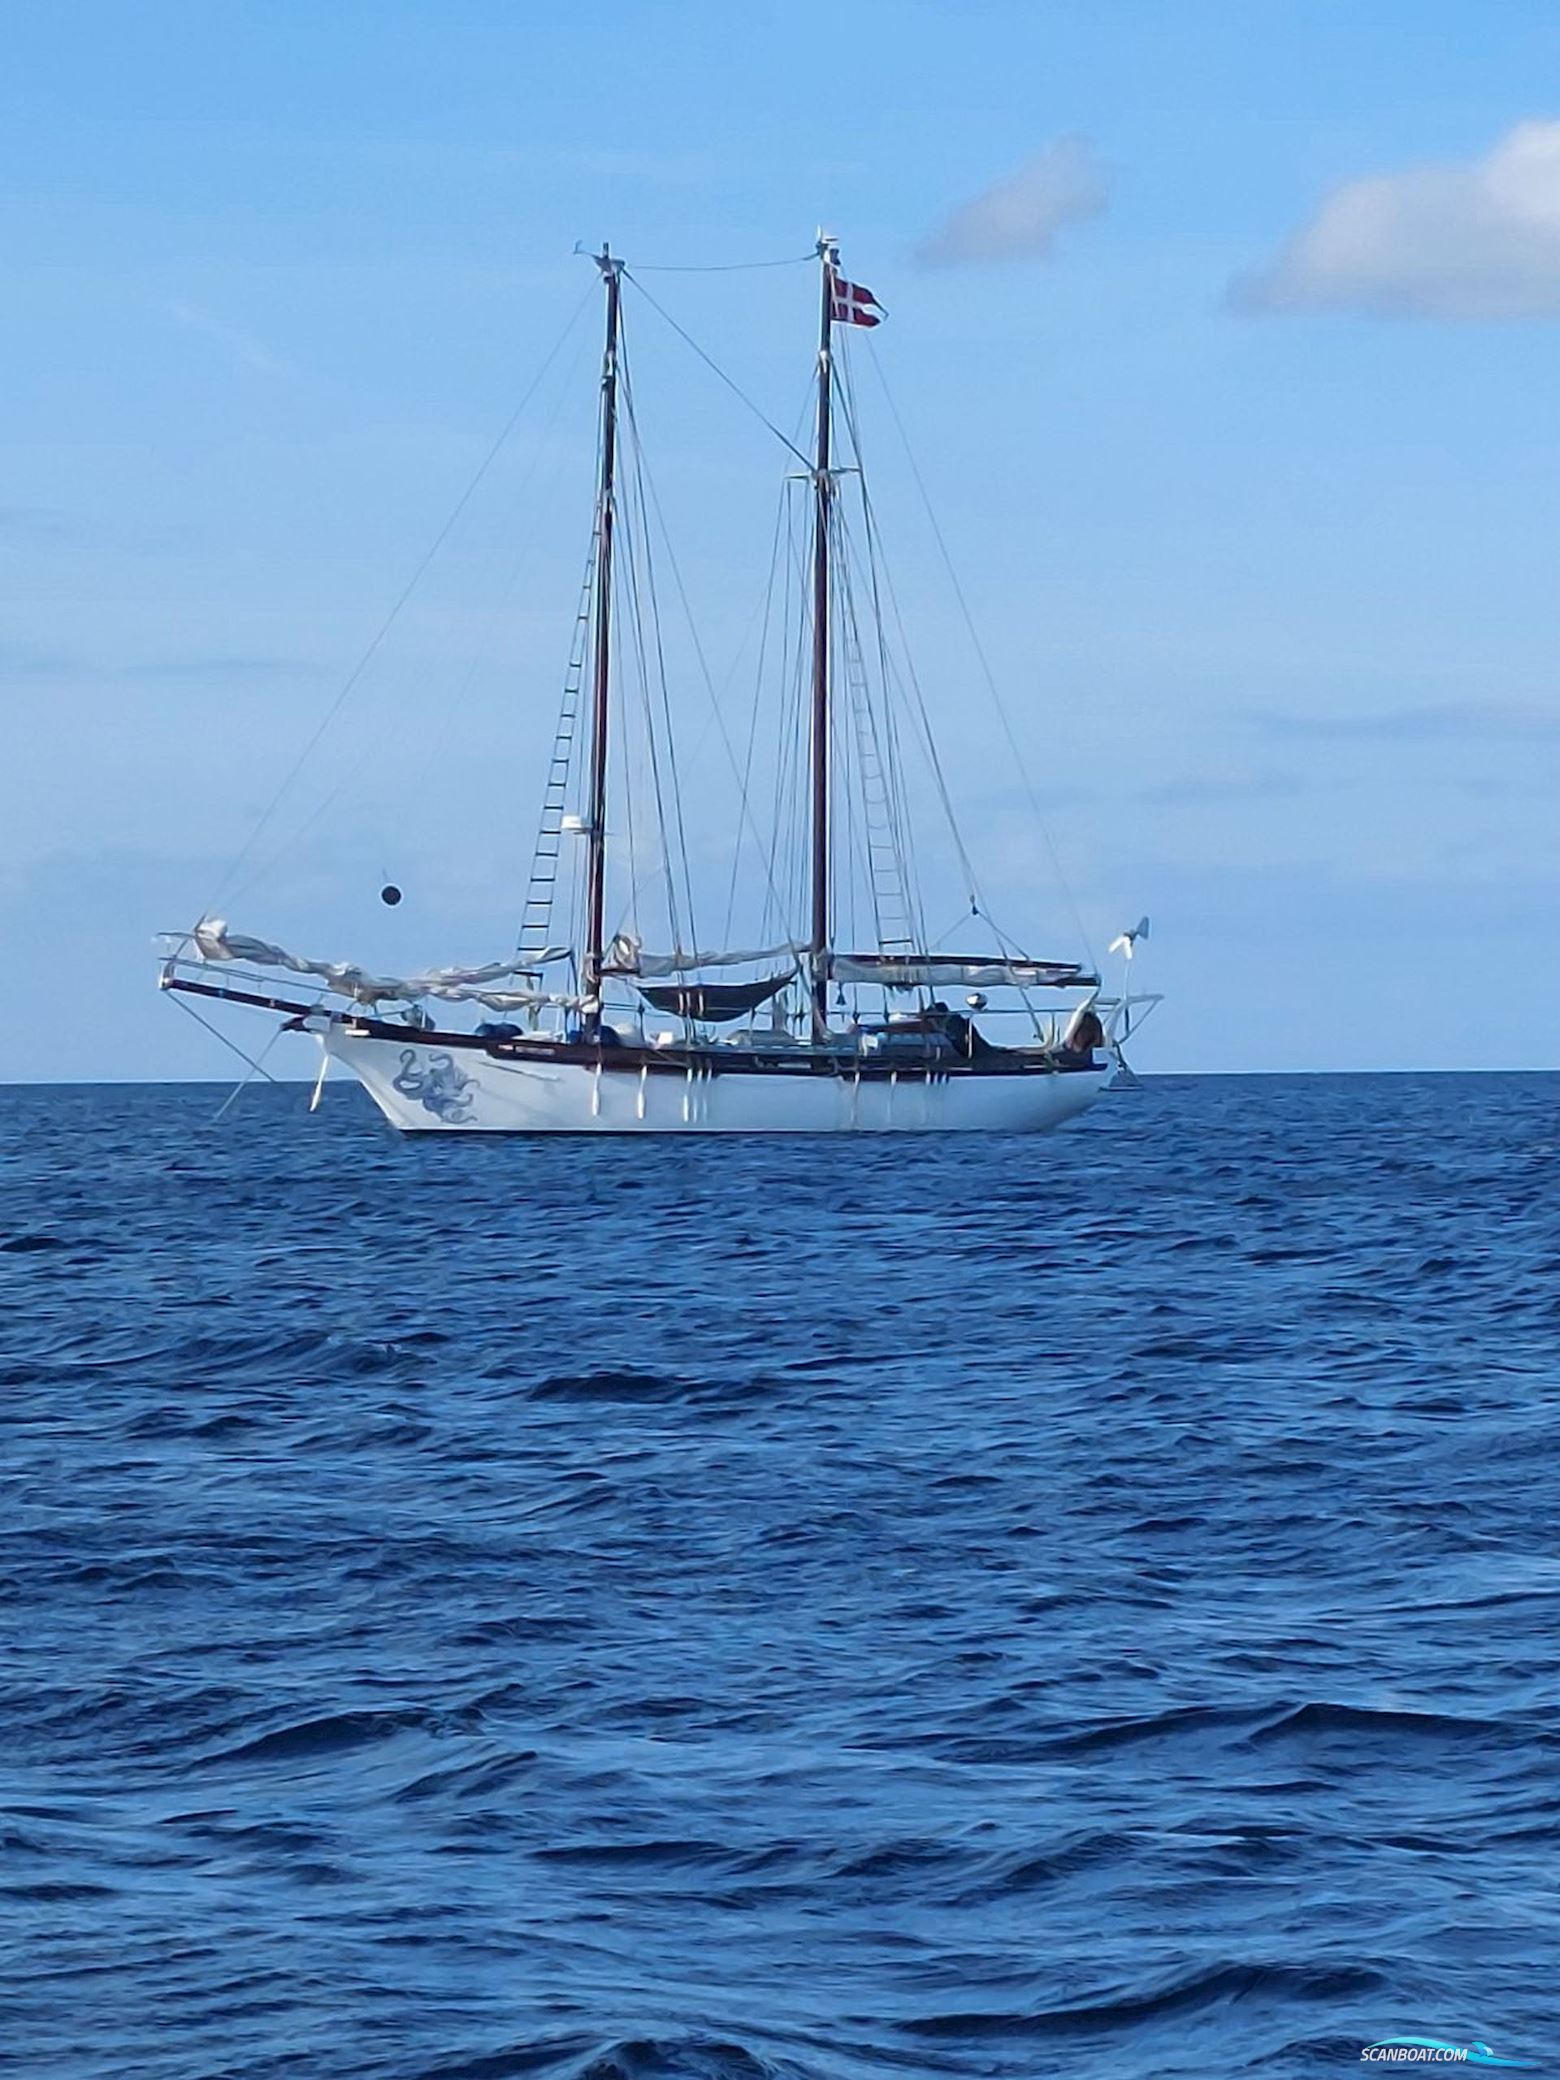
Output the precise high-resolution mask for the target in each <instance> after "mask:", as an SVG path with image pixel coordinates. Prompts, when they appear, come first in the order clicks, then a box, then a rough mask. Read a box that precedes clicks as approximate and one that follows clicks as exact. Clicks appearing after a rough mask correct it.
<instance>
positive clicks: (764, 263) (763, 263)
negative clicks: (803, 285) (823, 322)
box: [634, 247, 818, 274]
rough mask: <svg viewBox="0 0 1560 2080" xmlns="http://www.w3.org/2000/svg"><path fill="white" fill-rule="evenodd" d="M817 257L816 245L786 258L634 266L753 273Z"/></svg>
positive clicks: (647, 270)
mask: <svg viewBox="0 0 1560 2080" xmlns="http://www.w3.org/2000/svg"><path fill="white" fill-rule="evenodd" d="M817 257H818V253H817V249H816V247H815V248H814V249H813V251H812V252H810V253H795V254H793V255H792V256H791V257H790V258H789V259H787V260H727V261H725V262H723V263H717V264H714V265H708V264H706V265H704V266H687V267H678V266H667V265H664V264H663V265H661V266H659V267H657V266H655V265H654V264H653V263H652V262H650V261H648V260H636V261H635V262H634V266H635V267H636V269H637V270H638V271H639V273H640V274H753V273H755V272H756V271H757V270H758V269H759V268H761V267H805V266H807V265H808V263H809V262H810V261H813V260H816V259H817Z"/></svg>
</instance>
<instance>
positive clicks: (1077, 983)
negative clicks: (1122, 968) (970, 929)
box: [829, 953, 1099, 989]
mask: <svg viewBox="0 0 1560 2080" xmlns="http://www.w3.org/2000/svg"><path fill="white" fill-rule="evenodd" d="M829 973H830V975H831V976H832V977H833V979H834V980H835V981H836V982H879V983H882V984H884V985H885V986H886V987H887V988H889V989H917V988H923V987H924V988H931V989H938V988H962V989H1002V988H1004V987H1006V988H1011V989H1085V988H1088V987H1091V986H1093V985H1095V984H1097V983H1098V981H1099V977H1098V976H1097V975H1089V974H1086V973H1085V971H1084V970H1083V969H1082V968H1081V967H1080V966H1079V964H1078V963H1077V962H1076V961H1030V960H1010V959H1009V958H1008V956H1007V955H1006V954H1001V953H997V954H968V953H911V954H897V953H836V954H834V955H832V956H831V957H830V960H829Z"/></svg>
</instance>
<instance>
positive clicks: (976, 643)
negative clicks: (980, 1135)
mask: <svg viewBox="0 0 1560 2080" xmlns="http://www.w3.org/2000/svg"><path fill="white" fill-rule="evenodd" d="M871 362H872V372H873V374H874V375H875V376H876V377H877V380H878V387H879V389H881V391H882V392H883V401H884V403H885V404H886V405H887V406H888V410H889V416H890V418H892V420H893V422H894V427H895V430H896V432H897V433H898V435H899V440H900V445H901V446H902V447H903V449H904V451H905V460H906V462H908V463H909V465H910V474H911V476H912V477H913V478H914V479H915V488H916V490H917V491H918V492H919V493H920V495H921V503H922V505H923V506H924V507H925V508H926V517H927V519H928V521H929V522H930V523H931V529H932V535H933V538H934V540H935V541H936V543H937V550H938V554H939V555H940V556H941V558H942V563H943V569H944V570H945V571H946V572H947V574H948V582H949V583H950V584H951V585H952V587H953V596H954V598H955V599H956V600H957V601H958V604H959V612H960V614H961V615H962V616H963V619H964V626H965V628H966V630H967V631H968V634H969V638H970V644H971V647H972V648H973V649H974V652H975V656H976V658H977V660H978V662H979V664H980V669H981V675H982V677H983V678H984V679H985V682H986V690H987V692H988V693H989V695H990V696H991V702H992V705H993V707H994V708H995V709H996V711H997V719H998V720H999V721H1000V723H1001V724H1002V733H1003V735H1004V736H1005V737H1006V738H1007V743H1008V749H1009V750H1010V751H1011V752H1012V754H1013V763H1014V765H1015V766H1016V767H1017V768H1018V775H1019V778H1020V779H1021V780H1022V781H1023V783H1024V792H1025V793H1026V794H1027V795H1028V797H1029V806H1030V808H1031V809H1032V810H1033V812H1034V818H1035V823H1036V825H1037V826H1038V828H1039V831H1040V835H1041V837H1042V838H1043V839H1044V841H1045V849H1046V851H1047V853H1049V855H1050V859H1051V866H1052V870H1053V872H1054V873H1055V875H1056V879H1057V882H1058V884H1059V886H1060V888H1061V891H1062V896H1063V899H1064V900H1065V902H1066V904H1067V907H1068V909H1069V911H1070V912H1071V913H1072V920H1073V925H1074V928H1075V929H1076V931H1077V933H1078V937H1079V939H1080V940H1081V941H1082V943H1083V949H1084V952H1085V953H1086V954H1087V955H1088V957H1089V964H1090V966H1091V967H1097V966H1098V962H1097V961H1096V960H1095V956H1094V949H1093V947H1092V946H1091V944H1090V942H1089V934H1088V929H1087V927H1086V926H1085V924H1084V922H1083V915H1082V912H1081V911H1080V910H1079V908H1078V904H1077V900H1076V898H1075V897H1074V895H1073V891H1072V884H1071V882H1070V881H1069V880H1068V878H1067V874H1066V871H1065V869H1064V868H1063V866H1062V861H1061V855H1060V854H1059V853H1058V851H1057V849H1056V842H1055V840H1054V838H1053V837H1052V835H1051V827H1050V824H1049V823H1048V822H1047V820H1046V816H1045V812H1044V810H1043V809H1042V808H1041V807H1040V797H1039V795H1038V794H1037V792H1036V791H1035V784H1034V782H1033V780H1032V779H1031V778H1030V775H1029V767H1028V765H1027V764H1026V762H1025V759H1024V754H1023V752H1022V751H1021V750H1020V749H1019V744H1018V737H1017V735H1016V733H1015V731H1014V729H1013V724H1012V721H1011V720H1010V718H1009V716H1008V712H1007V705H1006V703H1005V702H1004V700H1003V698H1002V695H1001V692H1000V691H999V690H998V687H997V679H996V674H995V673H994V672H993V671H992V669H991V661H990V659H989V658H988V657H987V655H986V647H985V645H984V644H983V643H982V642H981V639H980V631H979V630H978V629H977V627H976V626H975V617H974V615H973V614H972V613H971V612H970V607H969V602H968V600H967V599H966V598H965V594H964V587H963V586H962V585H961V584H960V582H959V573H958V571H957V569H956V568H955V566H954V561H953V557H952V556H951V555H950V553H949V550H948V544H947V541H946V540H945V538H944V536H943V531H942V528H941V526H940V525H939V523H938V519H937V510H936V507H935V506H934V505H933V504H932V499H931V493H930V492H929V491H928V490H927V488H926V480H925V478H924V477H923V476H922V475H921V470H920V465H919V464H918V463H917V461H916V459H915V451H914V450H913V449H912V447H911V446H910V436H909V435H908V433H906V431H905V423H904V420H903V419H902V418H901V417H900V416H899V407H898V406H897V405H896V404H895V402H894V394H893V392H892V390H890V388H889V386H888V378H887V376H886V375H885V374H884V373H883V368H882V364H881V362H880V361H879V359H878V357H877V356H876V355H875V354H874V355H873V356H872V357H871ZM989 921H990V920H989V919H988V922H989Z"/></svg>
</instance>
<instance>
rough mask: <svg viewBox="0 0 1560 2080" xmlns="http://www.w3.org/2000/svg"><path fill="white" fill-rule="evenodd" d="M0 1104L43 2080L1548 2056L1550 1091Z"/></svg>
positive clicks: (416, 2078) (11, 1812)
mask: <svg viewBox="0 0 1560 2080" xmlns="http://www.w3.org/2000/svg"><path fill="white" fill-rule="evenodd" d="M221 1095H222V1094H221V1093H219V1092H213V1091H211V1090H208V1089H203V1088H191V1087H184V1088H145V1087H143V1088H138V1089H99V1090H93V1089H70V1090H45V1089H34V1090H10V1091H4V1092H0V1125H3V1141H0V1165H3V1171H0V1176H3V1204H0V1308H3V1317H0V1323H3V1326H0V1348H3V1360H0V1370H3V1384H4V1390H5V1391H4V1396H3V1400H0V1420H3V1424H4V1431H3V1439H0V1444H3V1458H0V1476H3V1489H0V1502H3V1508H0V1597H3V1603H0V1610H3V1625H0V1675H3V1690H0V1845H3V1852H4V1853H3V1858H0V1889H3V1899H0V2032H3V2034H0V2044H3V2046H4V2048H5V2050H6V2051H8V2052H9V2054H10V2056H11V2057H12V2058H13V2059H15V2060H17V2061H19V2069H20V2070H22V2071H24V2072H25V2073H26V2074H27V2075H28V2076H29V2080H34V2076H35V2080H67V2076H68V2080H138V2076H144V2080H153V2076H156V2080H218V2076H222V2080H228V2076H231V2080H270V2076H277V2080H281V2076H284V2075H287V2076H292V2075H298V2076H311V2080H312V2076H315V2075H321V2076H326V2075H328V2076H330V2080H456V2076H470V2080H504V2076H510V2075H515V2076H538V2080H585V2076H589V2080H662V2076H668V2080H670V2076H676V2075H692V2076H700V2080H767V2076H776V2080H876V2076H915V2075H928V2076H930V2075H943V2074H947V2075H975V2074H985V2075H1002V2076H1009V2075H1012V2076H1019V2075H1022V2076H1026V2080H1028V2076H1036V2075H1048V2074H1052V2073H1056V2074H1061V2073H1075V2072H1080V2071H1084V2072H1089V2073H1097V2074H1104V2075H1109V2076H1112V2080H1136V2076H1147V2075H1180V2074H1186V2075H1192V2074H1196V2075H1202V2074H1211V2073H1219V2074H1228V2073H1242V2072H1250V2073H1255V2074H1262V2075H1288V2074H1305V2075H1309V2074H1313V2073H1314V2074H1323V2073H1336V2072H1340V2071H1342V2070H1344V2069H1345V2068H1348V2067H1351V2066H1352V2067H1354V2069H1356V2070H1360V2067H1359V2064H1358V2054H1359V2048H1360V2046H1361V2044H1362V2043H1365V2042H1367V2041H1369V2040H1371V2039H1375V2038H1379V2037H1382V2036H1385V2035H1387V2034H1389V2033H1392V2032H1401V2031H1407V2032H1409V2033H1412V2034H1420V2035H1429V2036H1441V2037H1447V2038H1451V2039H1454V2040H1457V2041H1462V2042H1467V2041H1470V2040H1471V2039H1473V2038H1482V2039H1483V2040H1485V2041H1486V2042H1488V2043H1489V2044H1490V2045H1491V2046H1492V2048H1493V2049H1494V2050H1495V2051H1497V2052H1504V2053H1508V2054H1510V2055H1525V2056H1528V2057H1531V2058H1534V2059H1536V2060H1538V2061H1539V2065H1540V2068H1541V2069H1543V2070H1556V2069H1557V2066H1556V2064H1551V2059H1554V2060H1556V2061H1557V2063H1560V2024H1557V2023H1556V2020H1555V2017H1556V2011H1557V2008H1560V2002H1557V2001H1556V1998H1555V1979H1556V1959H1557V1957H1560V1889H1557V1882H1556V1869H1557V1858H1560V1810H1557V1783H1560V1775H1557V1771H1560V1710H1557V1694H1556V1672H1557V1650H1556V1640H1557V1627H1556V1619H1557V1614H1560V1602H1557V1596H1560V1552H1557V1544H1560V1541H1557V1529H1556V1527H1557V1524H1560V1471H1557V1459H1556V1432H1557V1423H1560V1377H1557V1370H1560V1367H1557V1359H1560V1352H1557V1340H1560V1079H1557V1078H1546V1077H1506V1076H1489V1077H1468V1078H1459V1077H1424V1078H1414V1077H1396V1078H1388V1077H1381V1078H1371V1077H1358V1078H1346V1077H1344V1078H1312V1079H1294V1080H1280V1079H1274V1080H1257V1079H1251V1080H1245V1079H1206V1080H1169V1079H1167V1080H1161V1081H1157V1082H1154V1083H1152V1084H1150V1085H1149V1086H1148V1087H1147V1088H1146V1089H1145V1090H1144V1091H1143V1093H1142V1094H1141V1095H1139V1096H1136V1097H1121V1098H1112V1099H1110V1100H1109V1101H1107V1102H1106V1103H1104V1104H1102V1105H1101V1106H1099V1107H1097V1108H1096V1110H1095V1112H1094V1114H1093V1115H1091V1117H1090V1118H1089V1119H1088V1120H1087V1121H1086V1122H1084V1123H1083V1124H1082V1125H1080V1126H1078V1127H1075V1128H1073V1129H1070V1130H1068V1131H1067V1132H1065V1133H1063V1134H1061V1135H1058V1136H1056V1137H1054V1138H1041V1139H1034V1140H1011V1141H1009V1140H980V1139H948V1140H941V1141H926V1142H909V1141H887V1140H862V1141H846V1140H840V1141H827V1140H822V1141H816V1142H798V1141H790V1142H786V1141H763V1142H761V1141H754V1142H750V1143H746V1144H738V1143H731V1142H725V1143H722V1142H718V1141H707V1142H701V1141H687V1142H673V1141H644V1142H629V1141H623V1142H616V1141H602V1142H596V1143H591V1142H588V1141H581V1140H558V1141H553V1142H543V1141H538V1142H526V1141H520V1140H513V1141H511V1140H493V1141H482V1140H470V1141H468V1140H463V1139H460V1138H451V1139H430V1140H421V1141H414V1142H407V1141H401V1140H398V1139H397V1138H395V1137H394V1136H393V1135H392V1134H391V1133H390V1132H389V1130H388V1129H386V1128H384V1127H382V1126H381V1125H380V1124H379V1123H378V1121H377V1120H376V1118H375V1117H374V1116H373V1115H372V1114H371V1112H370V1110H369V1108H368V1106H367V1104H366V1102H365V1101H363V1100H362V1099H361V1097H360V1094H359V1093H357V1092H356V1091H355V1090H346V1089H338V1088H337V1087H335V1086H332V1087H331V1088H330V1090H329V1091H328V1092H327V1094H326V1102H325V1106H324V1108H323V1109H322V1111H321V1113H320V1114H319V1115H318V1116H317V1117H316V1118H314V1119H309V1118H307V1117H306V1116H305V1113H304V1102H305V1094H304V1093H302V1092H300V1091H298V1090H296V1089H287V1088H280V1089H262V1090H255V1091H250V1092H246V1093H245V1094H244V1096H243V1097H242V1098H241V1100H240V1101H239V1103H238V1104H237V1105H236V1106H235V1108H234V1109H233V1111H232V1112H231V1113H230V1114H229V1115H228V1117H227V1119H226V1120H225V1121H224V1122H223V1124H222V1126H221V1127H220V1128H214V1127H213V1125H212V1115H213V1112H214V1110H215V1106H216V1103H217V1101H218V1099H219V1098H220V1096H221Z"/></svg>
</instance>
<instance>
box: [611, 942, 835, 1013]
mask: <svg viewBox="0 0 1560 2080" xmlns="http://www.w3.org/2000/svg"><path fill="white" fill-rule="evenodd" d="M806 950H807V949H806V947H805V946H798V945H795V944H794V943H792V942H791V941H790V940H787V941H786V942H785V944H784V945H782V946H756V947H750V948H748V949H747V950H746V951H743V950H741V949H738V950H736V951H734V952H726V951H722V952H717V953H681V952H678V953H646V952H645V951H644V950H643V948H642V947H641V946H640V943H639V941H638V940H637V939H636V938H635V937H634V935H633V934H632V933H631V932H619V933H618V935H617V937H616V938H615V939H614V940H613V941H612V944H611V945H610V946H609V947H608V949H607V958H606V962H605V972H606V973H607V974H608V975H643V976H646V977H648V978H650V979H652V980H653V979H654V978H656V977H658V976H662V975H691V974H693V973H694V972H696V971H697V970H698V969H700V968H740V967H743V966H745V965H746V964H747V963H748V962H750V961H763V962H773V961H783V960H789V961H791V962H793V963H794V962H795V961H796V959H797V957H798V956H799V955H800V954H803V953H805V952H806ZM791 972H792V971H791V970H787V973H786V977H785V979H786V980H787V981H789V979H790V974H791ZM759 1001H760V1002H762V999H760V1000H759Z"/></svg>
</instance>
